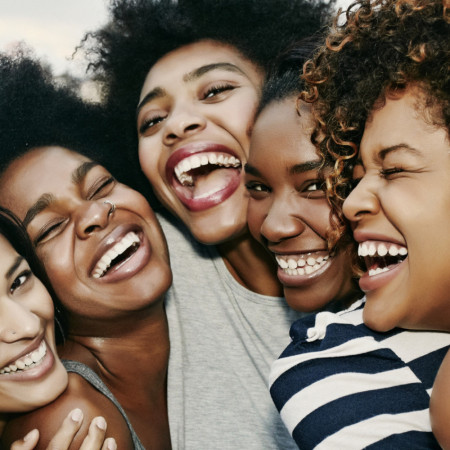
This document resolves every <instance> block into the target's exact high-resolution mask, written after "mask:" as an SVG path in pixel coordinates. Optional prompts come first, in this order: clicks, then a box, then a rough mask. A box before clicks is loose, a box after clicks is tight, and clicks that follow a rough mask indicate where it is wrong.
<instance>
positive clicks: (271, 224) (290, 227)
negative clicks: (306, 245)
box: [261, 199, 306, 244]
mask: <svg viewBox="0 0 450 450" xmlns="http://www.w3.org/2000/svg"><path fill="white" fill-rule="evenodd" d="M295 212H296V205H294V204H290V202H289V201H286V200H285V199H284V200H283V199H274V201H273V202H272V204H271V206H270V209H269V211H268V213H267V215H266V217H265V219H264V222H263V224H262V226H261V235H262V236H263V237H264V238H265V239H266V240H267V241H268V242H269V243H274V244H275V243H278V242H281V241H284V240H287V239H291V238H294V237H296V236H298V235H300V234H302V233H303V231H304V230H305V228H306V225H305V222H304V221H303V220H302V219H301V218H300V217H299V216H298V215H296V214H295Z"/></svg>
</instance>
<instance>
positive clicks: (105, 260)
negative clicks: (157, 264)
mask: <svg viewBox="0 0 450 450" xmlns="http://www.w3.org/2000/svg"><path fill="white" fill-rule="evenodd" d="M136 243H139V236H138V235H137V234H136V233H135V232H134V231H130V232H129V233H127V234H126V235H125V236H124V237H123V238H122V239H121V240H120V241H119V242H117V243H116V244H114V246H113V247H111V248H110V249H109V250H108V251H107V252H106V253H105V254H104V255H103V256H102V257H101V258H100V259H99V261H98V263H97V264H96V266H95V268H94V271H93V273H92V276H93V277H94V278H100V277H101V276H103V275H104V274H105V273H106V271H107V270H108V269H109V266H110V265H111V261H112V260H113V259H115V258H117V257H118V256H119V255H121V254H122V253H123V252H124V251H125V250H127V249H129V248H130V247H131V246H132V245H133V244H136Z"/></svg>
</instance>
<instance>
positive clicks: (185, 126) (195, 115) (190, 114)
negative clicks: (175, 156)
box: [163, 105, 206, 145]
mask: <svg viewBox="0 0 450 450" xmlns="http://www.w3.org/2000/svg"><path fill="white" fill-rule="evenodd" d="M205 127H206V119H205V117H204V116H203V115H202V114H200V113H199V112H198V111H196V110H195V109H194V107H192V106H191V107H189V106H188V105H179V106H177V107H176V108H175V109H173V110H172V112H171V113H170V115H169V117H168V118H167V119H166V120H165V124H164V135H163V141H164V144H165V145H172V144H174V143H175V142H177V141H179V140H180V139H186V138H187V137H189V136H191V135H193V134H195V133H198V132H199V131H202V130H203V129H204V128H205Z"/></svg>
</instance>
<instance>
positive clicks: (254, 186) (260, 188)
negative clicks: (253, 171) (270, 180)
mask: <svg viewBox="0 0 450 450" xmlns="http://www.w3.org/2000/svg"><path fill="white" fill-rule="evenodd" d="M245 188H246V189H247V191H253V192H257V193H260V192H270V189H269V188H268V187H267V186H265V185H264V184H262V183H257V182H256V181H249V182H248V183H245Z"/></svg>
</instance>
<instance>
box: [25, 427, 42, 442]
mask: <svg viewBox="0 0 450 450" xmlns="http://www.w3.org/2000/svg"><path fill="white" fill-rule="evenodd" d="M37 432H38V430H37V429H34V430H31V431H30V432H29V433H27V434H26V436H25V437H24V438H23V440H24V442H27V441H29V440H30V439H32V438H33V437H34V435H35V434H36V433H37Z"/></svg>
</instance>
